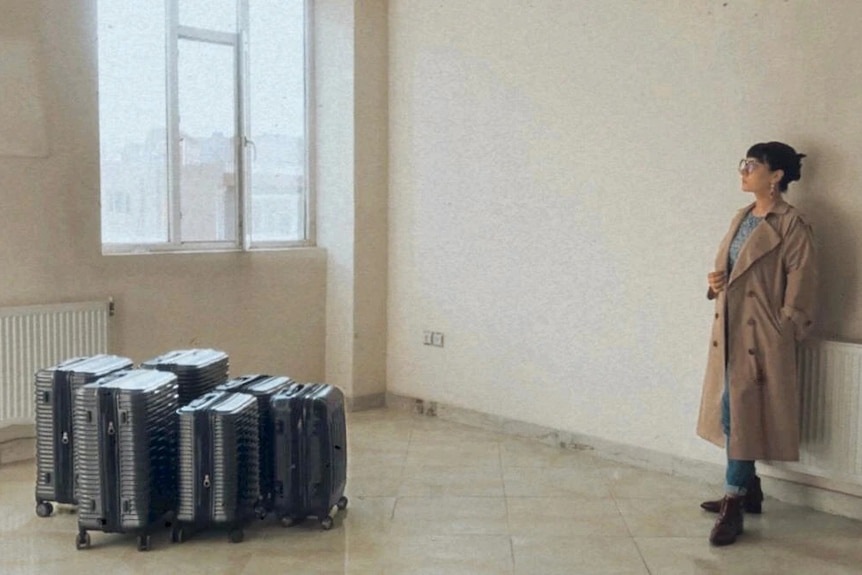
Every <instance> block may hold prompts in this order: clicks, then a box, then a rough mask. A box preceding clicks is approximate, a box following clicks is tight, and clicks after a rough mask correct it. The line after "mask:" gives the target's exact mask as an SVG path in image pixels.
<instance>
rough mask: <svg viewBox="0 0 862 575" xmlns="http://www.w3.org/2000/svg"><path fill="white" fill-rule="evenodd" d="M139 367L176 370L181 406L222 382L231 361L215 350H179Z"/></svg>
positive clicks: (148, 361) (225, 378) (226, 376)
mask: <svg viewBox="0 0 862 575" xmlns="http://www.w3.org/2000/svg"><path fill="white" fill-rule="evenodd" d="M141 367H142V368H144V369H158V370H160V371H170V372H172V373H175V374H176V376H177V383H178V385H179V394H180V398H179V400H180V407H182V406H184V405H188V404H189V403H190V402H191V401H193V400H195V399H197V398H198V397H200V396H202V395H204V394H205V393H208V392H210V391H212V390H213V389H215V388H216V387H217V386H219V385H221V384H223V383H225V382H226V381H227V378H228V371H229V367H230V360H229V358H228V355H227V354H226V353H225V352H223V351H219V350H216V349H178V350H175V351H169V352H168V353H165V354H162V355H160V356H158V357H154V358H153V359H150V360H147V361H145V362H143V363H142V364H141Z"/></svg>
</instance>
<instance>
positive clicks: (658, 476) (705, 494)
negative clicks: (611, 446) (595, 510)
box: [605, 466, 722, 506]
mask: <svg viewBox="0 0 862 575" xmlns="http://www.w3.org/2000/svg"><path fill="white" fill-rule="evenodd" d="M605 473H606V474H607V477H608V479H609V481H610V485H611V489H612V490H613V494H614V497H623V498H628V499H634V498H638V499H690V500H692V501H693V502H694V503H695V506H698V505H700V502H701V501H703V500H705V499H715V498H717V497H721V495H722V494H721V493H716V491H715V488H714V487H713V486H711V485H707V484H706V483H700V482H698V481H694V480H692V479H688V478H685V477H680V476H675V475H667V474H664V473H659V472H658V471H648V470H645V469H637V468H635V467H628V466H614V467H609V468H607V469H606V470H605Z"/></svg>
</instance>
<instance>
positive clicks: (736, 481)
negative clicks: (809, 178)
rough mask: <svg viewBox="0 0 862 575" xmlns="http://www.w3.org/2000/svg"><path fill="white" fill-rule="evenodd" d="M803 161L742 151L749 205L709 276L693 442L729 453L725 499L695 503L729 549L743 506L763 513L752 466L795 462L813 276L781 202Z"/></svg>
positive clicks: (809, 254) (807, 247)
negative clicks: (800, 361) (800, 344)
mask: <svg viewBox="0 0 862 575" xmlns="http://www.w3.org/2000/svg"><path fill="white" fill-rule="evenodd" d="M803 157H805V155H804V154H797V153H796V151H795V150H794V149H793V148H791V147H790V146H788V145H787V144H782V143H781V142H768V143H762V144H755V145H754V146H752V147H751V149H749V150H748V153H747V154H746V158H745V159H744V160H742V161H741V162H740V164H739V172H740V175H741V176H742V190H743V191H745V192H749V193H751V194H753V195H754V202H753V203H752V204H749V205H748V206H746V207H745V208H743V209H742V210H740V211H739V212H738V213H737V214H736V217H734V219H733V221H732V222H731V224H730V230H729V231H728V233H727V235H726V236H725V237H724V239H723V240H722V242H721V244H720V245H719V248H718V256H717V257H716V265H715V270H716V271H713V272H712V273H710V274H708V276H707V280H708V282H709V290H708V292H707V297H708V298H709V299H714V300H715V322H714V323H713V327H712V337H711V338H710V347H709V358H708V361H707V370H706V377H705V379H704V384H703V395H702V397H701V403H700V414H699V417H698V423H697V434H698V435H699V436H700V437H702V438H704V439H706V440H708V441H711V442H713V443H715V444H716V445H719V446H722V447H724V448H726V450H727V473H726V477H725V480H726V481H725V492H726V493H725V496H724V498H723V499H721V500H718V501H706V502H704V503H702V504H701V506H702V507H703V508H704V509H707V510H708V511H718V513H719V516H718V520H717V521H716V522H715V526H714V527H713V529H712V532H711V533H710V536H709V540H710V542H711V543H712V544H714V545H729V544H731V543H733V542H734V541H736V537H737V536H738V535H740V534H741V533H742V528H743V519H742V512H743V507H745V509H746V510H747V511H749V512H754V513H760V505H761V503H760V502H761V501H762V500H763V493H762V492H761V490H760V480H759V479H758V477H757V476H756V475H755V470H754V460H756V459H766V460H772V461H796V460H798V459H799V419H798V417H799V416H798V414H799V396H798V393H797V382H796V342H797V341H801V340H802V339H803V338H805V337H806V336H807V335H808V334H809V332H810V331H811V328H812V326H813V322H814V314H815V291H816V286H817V268H816V265H815V256H814V246H813V242H812V235H811V226H810V225H809V224H808V222H807V220H806V219H805V217H804V216H803V215H802V214H800V213H799V211H797V210H796V208H794V207H793V206H791V205H790V204H788V203H787V202H785V201H784V199H783V198H782V194H783V193H784V192H786V191H787V186H788V184H789V183H790V182H794V181H796V180H798V179H799V178H800V170H801V162H800V160H801V159H802V158H803Z"/></svg>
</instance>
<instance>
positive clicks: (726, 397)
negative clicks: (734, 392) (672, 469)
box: [721, 372, 755, 495]
mask: <svg viewBox="0 0 862 575" xmlns="http://www.w3.org/2000/svg"><path fill="white" fill-rule="evenodd" d="M729 386H730V381H729V377H728V376H727V375H726V372H725V379H724V393H723V394H722V395H721V426H722V427H723V428H724V436H725V437H726V438H727V448H728V449H730V391H729V389H728V388H729ZM754 473H755V471H754V461H747V460H744V459H731V458H730V454H728V457H727V473H726V474H725V480H724V490H725V492H726V493H729V494H731V495H745V494H746V492H747V491H748V489H747V485H748V482H749V481H750V480H751V478H752V477H754Z"/></svg>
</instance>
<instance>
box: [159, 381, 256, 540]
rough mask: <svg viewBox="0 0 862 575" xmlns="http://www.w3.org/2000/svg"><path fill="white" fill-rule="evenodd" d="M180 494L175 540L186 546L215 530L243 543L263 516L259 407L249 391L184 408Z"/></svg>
mask: <svg viewBox="0 0 862 575" xmlns="http://www.w3.org/2000/svg"><path fill="white" fill-rule="evenodd" d="M177 413H178V415H179V493H178V497H177V506H176V520H175V522H174V524H173V529H172V533H171V539H172V540H173V541H174V542H175V543H181V542H182V541H184V540H185V539H187V538H188V536H189V535H191V534H192V533H193V532H194V531H197V530H200V529H204V528H206V527H210V526H224V527H228V528H229V530H230V531H229V539H230V541H231V542H233V543H239V542H240V541H242V539H243V525H244V524H245V523H247V522H248V521H250V520H251V519H253V518H255V517H257V516H258V515H259V514H260V512H261V507H260V487H259V471H258V469H259V463H258V453H259V446H258V434H259V431H258V404H257V399H256V398H255V397H254V396H251V395H248V394H245V393H225V392H221V391H214V392H212V393H208V394H206V395H204V396H202V397H200V398H198V399H196V400H195V401H192V402H191V403H190V404H188V405H186V406H184V407H181V408H180V409H179V411H178V412H177Z"/></svg>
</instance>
